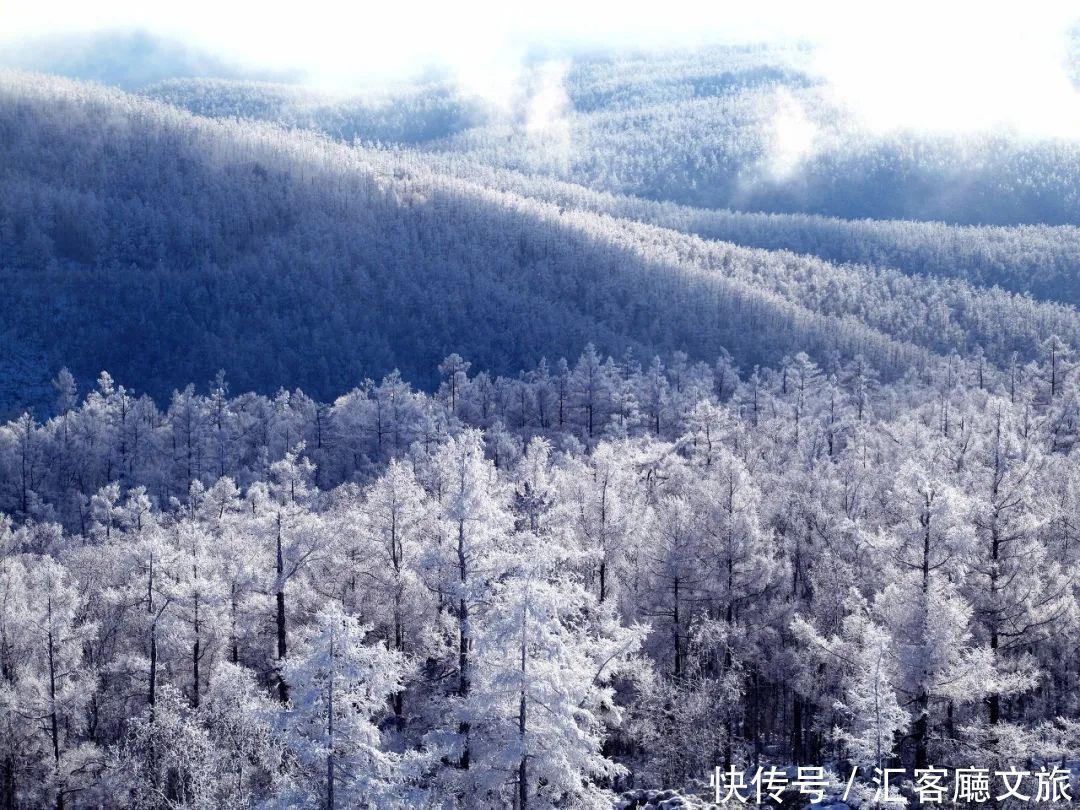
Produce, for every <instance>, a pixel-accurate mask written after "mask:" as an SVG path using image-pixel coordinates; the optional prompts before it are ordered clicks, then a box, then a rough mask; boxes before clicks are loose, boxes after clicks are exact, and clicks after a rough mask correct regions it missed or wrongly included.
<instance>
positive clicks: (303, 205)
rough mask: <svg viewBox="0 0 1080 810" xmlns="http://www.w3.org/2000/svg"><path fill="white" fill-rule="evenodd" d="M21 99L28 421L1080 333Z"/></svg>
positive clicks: (440, 187) (957, 298)
mask: <svg viewBox="0 0 1080 810" xmlns="http://www.w3.org/2000/svg"><path fill="white" fill-rule="evenodd" d="M2 89H3V93H4V104H3V107H2V109H0V117H2V122H0V125H2V127H3V132H4V135H5V137H4V139H3V140H2V142H0V143H2V146H0V148H2V149H3V152H4V158H5V159H4V162H3V167H4V168H3V175H2V177H3V179H2V182H3V186H4V190H5V193H4V195H3V197H2V198H0V226H2V227H0V243H2V247H3V255H4V262H5V267H6V272H5V276H4V278H5V281H6V282H7V283H6V289H5V294H6V295H7V298H8V300H9V302H10V303H11V315H10V317H9V318H8V319H7V320H6V322H5V324H4V342H5V344H6V345H7V346H8V347H9V350H8V353H7V354H8V357H9V358H10V359H9V361H8V367H9V368H10V369H11V371H10V374H9V375H8V381H7V384H8V387H9V390H11V391H13V392H16V396H15V398H14V399H13V400H12V399H9V400H8V401H7V403H6V406H7V407H9V408H10V407H12V406H13V405H16V404H17V403H18V402H19V401H22V402H24V403H26V404H30V405H35V406H37V407H44V403H43V396H44V394H45V393H46V392H47V387H46V386H45V383H46V380H47V379H48V377H47V375H44V374H43V372H44V371H45V370H47V369H49V368H50V367H51V368H56V367H59V366H60V365H65V364H66V365H68V366H69V367H71V368H72V369H73V370H74V371H75V372H76V373H77V374H78V375H79V376H80V377H82V378H87V377H90V376H93V375H94V374H96V373H97V371H98V370H100V369H101V368H103V367H107V368H110V369H112V370H113V373H114V374H115V375H116V376H117V379H119V380H121V381H125V382H126V383H127V384H128V385H130V386H131V387H133V388H137V389H140V390H145V391H148V392H150V393H151V394H152V395H154V396H156V397H157V398H158V399H159V401H160V400H161V399H162V398H163V397H166V396H167V395H168V393H169V392H170V391H171V390H172V389H173V388H175V387H180V386H182V385H184V384H186V382H187V381H188V380H209V379H210V378H211V377H212V376H213V375H214V374H215V373H216V371H217V370H218V369H225V370H226V371H227V372H228V374H229V375H230V378H231V379H233V380H234V382H235V384H236V385H237V386H238V387H240V388H242V389H244V390H248V389H253V390H257V391H263V392H271V391H273V390H275V389H276V388H277V387H279V386H281V385H286V386H295V385H300V386H302V387H305V388H306V389H307V390H310V391H311V392H312V393H313V394H315V395H317V396H320V397H329V396H331V395H332V394H333V393H334V392H336V391H339V390H343V389H345V388H346V387H348V386H349V385H351V384H354V383H355V382H356V380H358V379H361V378H363V377H364V376H375V377H379V376H381V375H383V374H386V373H388V372H390V371H391V370H393V369H395V368H396V369H398V370H400V371H401V373H402V374H403V375H404V376H405V378H406V379H410V380H415V381H416V382H417V383H419V384H422V385H426V384H429V383H430V382H431V380H432V377H431V372H430V369H431V368H433V367H434V364H436V363H437V362H438V360H439V358H440V357H442V356H444V355H445V353H446V352H447V351H454V350H457V351H461V352H464V353H467V354H468V355H469V356H471V357H475V358H476V362H478V363H479V364H482V365H483V366H484V367H486V368H490V369H492V370H493V371H496V372H508V371H511V370H513V369H515V368H519V367H521V366H523V365H530V364H532V363H535V362H536V361H537V360H539V359H540V357H541V356H545V355H550V356H558V355H564V354H566V355H572V354H574V353H575V352H578V351H580V350H581V348H582V347H583V346H584V345H585V344H586V343H587V342H590V341H592V342H595V343H596V344H597V345H598V346H599V347H600V348H601V349H602V350H603V351H608V352H611V353H612V354H614V355H616V356H619V355H621V354H622V352H623V351H624V350H625V349H627V348H634V349H637V350H639V353H640V354H642V355H648V354H649V353H651V352H655V351H671V350H680V351H685V352H687V353H688V355H689V356H691V357H693V358H695V359H706V360H708V359H710V358H714V357H715V356H716V355H717V353H718V352H719V351H720V350H721V349H724V350H726V351H729V352H730V353H731V354H732V356H733V357H734V358H735V361H736V363H737V364H738V365H739V366H740V367H741V368H743V369H749V368H751V367H752V366H753V365H754V364H776V363H777V362H778V361H779V360H780V359H781V358H782V357H783V356H784V355H785V354H791V353H794V352H796V351H806V352H808V353H809V354H811V355H812V356H814V357H816V358H817V359H818V360H819V361H823V360H824V359H825V358H827V357H828V356H830V355H831V353H838V354H839V355H840V356H843V357H848V358H850V357H853V356H854V355H856V354H860V353H861V354H863V355H864V356H866V357H867V358H868V359H870V360H871V362H873V363H875V365H877V366H878V367H879V368H880V369H881V371H882V373H883V374H884V375H885V376H886V377H892V376H896V375H897V374H900V373H903V372H904V371H906V370H907V369H909V368H911V367H912V366H914V367H921V366H923V365H924V364H925V363H926V362H927V361H928V359H929V358H930V357H931V356H932V355H933V354H935V353H936V354H948V353H949V352H950V351H953V350H960V351H973V350H975V349H976V348H980V349H981V350H983V351H984V352H986V353H987V354H989V355H990V356H992V357H993V359H995V360H997V361H999V362H1002V363H1004V362H1009V361H1010V358H1011V356H1012V354H1013V353H1016V354H1017V357H1018V359H1019V361H1021V362H1023V361H1027V360H1030V359H1033V358H1035V357H1036V356H1037V355H1038V353H1039V351H1040V347H1041V346H1042V344H1043V343H1044V342H1045V341H1046V340H1047V339H1048V338H1050V337H1051V336H1052V335H1057V336H1058V337H1060V338H1062V339H1065V340H1072V339H1073V338H1074V337H1075V336H1076V335H1077V334H1078V322H1077V319H1076V315H1075V313H1074V312H1073V311H1072V310H1068V309H1064V308H1061V307H1058V306H1053V305H1050V304H1035V303H1033V302H1031V301H1029V300H1025V299H1022V298H1017V297H1015V296H1010V295H1005V294H1002V293H1001V292H999V291H981V290H978V289H975V288H972V287H970V286H968V285H965V284H963V283H961V282H957V281H951V282H948V283H944V282H943V283H930V282H919V283H914V282H910V281H909V280H908V279H907V278H905V277H904V276H903V275H901V274H899V273H897V272H895V271H888V270H884V271H879V270H874V269H870V268H857V267H847V266H843V265H833V264H828V263H825V262H821V261H816V260H807V259H804V258H800V257H798V256H796V255H793V254H785V253H769V252H765V251H753V250H745V249H738V248H733V247H730V246H726V245H724V244H722V243H711V242H703V241H701V240H700V239H696V238H691V237H689V236H686V235H684V234H681V233H679V232H676V231H672V230H669V229H665V228H660V227H656V226H651V225H646V224H643V223H639V222H637V221H634V220H628V219H625V218H624V217H622V216H614V217H612V216H610V215H608V214H605V213H596V212H594V211H593V210H591V209H589V208H588V207H581V208H577V209H575V210H567V209H566V208H564V207H563V206H561V205H558V204H557V203H556V202H549V201H547V200H544V199H534V198H533V197H531V196H525V195H523V194H521V193H518V192H516V191H515V190H513V189H512V188H506V189H503V188H499V187H498V186H495V187H492V186H489V185H485V184H483V183H477V182H472V181H470V180H466V179H463V178H461V177H459V176H454V175H453V174H448V173H441V172H438V171H436V170H434V169H432V168H429V167H428V166H426V165H425V162H424V161H423V160H422V159H421V158H419V157H413V156H411V155H410V154H409V153H403V154H401V155H398V154H397V153H394V152H386V151H365V150H363V149H355V148H351V147H346V146H342V145H337V144H334V143H332V142H329V141H327V140H325V139H322V138H320V137H319V136H317V135H312V134H309V133H299V132H296V131H294V130H289V131H286V130H283V129H279V128H277V127H274V126H270V125H260V124H254V123H251V122H239V121H228V122H226V121H217V122H214V121H209V120H207V119H204V118H198V117H193V116H190V115H187V114H185V113H181V112H178V111H176V110H175V109H174V108H171V107H167V106H164V105H161V104H155V103H150V102H146V101H143V100H140V99H138V98H136V97H133V96H128V95H124V94H121V93H117V92H114V91H106V90H102V89H97V88H93V87H90V86H86V85H78V84H71V83H67V82H62V81H58V80H49V79H41V78H34V77H29V76H26V75H20V74H7V76H6V78H5V81H4V84H3V88H2ZM57 139H59V143H62V144H63V146H62V147H60V146H59V145H58V141H57ZM27 280H32V283H25V282H27ZM525 302H528V304H527V305H526V304H525ZM299 336H302V337H299ZM298 337H299V339H298ZM131 346H140V347H143V350H142V351H138V352H132V351H131V350H130V347H131ZM34 390H36V391H38V392H39V394H38V397H37V401H35V400H33V399H27V398H26V397H25V395H24V396H23V397H22V398H21V400H20V398H19V397H18V392H26V391H34Z"/></svg>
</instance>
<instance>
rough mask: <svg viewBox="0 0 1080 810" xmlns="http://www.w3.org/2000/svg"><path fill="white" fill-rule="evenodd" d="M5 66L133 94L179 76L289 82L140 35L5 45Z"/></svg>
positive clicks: (109, 33)
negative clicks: (87, 82) (135, 91)
mask: <svg viewBox="0 0 1080 810" xmlns="http://www.w3.org/2000/svg"><path fill="white" fill-rule="evenodd" d="M0 67H4V68H13V69H18V70H31V71H38V72H41V73H54V74H56V75H59V76H67V77H69V78H74V79H83V80H86V81H93V82H98V83H100V84H107V85H114V86H116V87H121V88H124V89H127V90H134V89H137V88H140V87H145V86H147V85H149V84H152V83H154V82H160V81H163V80H165V79H174V78H178V77H185V78H195V77H210V76H213V77H217V78H220V79H237V80H239V79H245V80H247V81H254V80H261V81H279V82H280V81H286V80H287V79H290V78H295V77H293V76H290V74H288V73H286V72H283V71H270V70H254V69H251V68H248V67H244V66H241V65H238V64H235V63H233V62H231V61H229V60H228V59H224V58H222V57H220V56H218V55H217V54H214V53H211V52H209V51H205V50H202V49H200V48H197V47H195V46H192V45H190V44H188V43H185V42H181V41H179V40H174V39H169V38H167V37H162V36H159V35H157V34H151V33H149V32H147V31H140V30H104V31H94V32H89V33H70V34H52V35H43V36H38V37H32V38H29V39H22V40H19V41H17V42H13V43H0Z"/></svg>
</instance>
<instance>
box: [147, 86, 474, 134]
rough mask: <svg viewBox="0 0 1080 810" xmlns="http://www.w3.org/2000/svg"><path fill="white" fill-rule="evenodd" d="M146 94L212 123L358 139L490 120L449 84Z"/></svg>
mask: <svg viewBox="0 0 1080 810" xmlns="http://www.w3.org/2000/svg"><path fill="white" fill-rule="evenodd" d="M143 95H145V96H147V97H148V98H152V99H155V100H157V101H164V102H166V103H167V104H172V105H173V106H176V107H180V108H182V109H186V110H188V111H189V112H193V113H195V114H196V115H204V116H209V117H212V118H250V119H254V120H259V121H269V122H272V123H276V124H281V125H282V126H285V127H289V128H297V129H307V130H313V131H316V132H324V133H326V134H327V135H329V136H331V137H333V138H335V139H337V140H340V141H343V142H345V143H352V141H354V140H361V141H369V142H370V141H380V142H383V143H400V144H418V143H423V142H425V141H430V140H434V139H437V138H446V137H448V136H450V135H453V134H455V133H457V132H460V131H462V130H464V129H467V128H469V127H472V126H476V125H478V124H480V123H482V122H483V120H484V117H485V114H486V109H485V105H484V103H483V101H482V100H481V99H479V98H476V97H469V96H465V95H462V94H461V93H459V92H457V90H456V89H455V87H454V86H453V85H452V84H451V83H449V82H446V81H432V82H425V83H419V84H415V85H413V84H407V85H400V86H394V87H390V88H387V89H384V90H381V91H379V92H375V91H370V92H367V93H363V94H356V95H330V94H326V93H320V92H318V91H315V90H312V89H310V88H304V87H300V86H297V85H289V84H271V83H260V82H246V81H231V80H223V79H173V80H169V81H164V82H160V83H157V84H154V85H152V86H150V87H148V88H146V89H145V90H144V91H143Z"/></svg>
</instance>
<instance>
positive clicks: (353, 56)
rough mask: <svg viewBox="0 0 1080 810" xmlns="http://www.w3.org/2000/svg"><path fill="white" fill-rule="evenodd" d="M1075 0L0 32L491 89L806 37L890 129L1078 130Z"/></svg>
mask: <svg viewBox="0 0 1080 810" xmlns="http://www.w3.org/2000/svg"><path fill="white" fill-rule="evenodd" d="M1078 16H1080V3H1077V2H1076V0H1025V1H1024V2H1019V1H1018V0H1017V1H1015V2H1014V1H1013V0H981V1H980V2H975V1H974V0H909V1H907V2H898V1H897V0H894V2H890V3H885V2H879V1H878V0H820V1H819V2H814V0H738V2H734V1H733V0H712V1H711V2H698V1H696V0H654V2H651V3H649V4H636V3H634V2H633V0H541V2H539V3H536V4H530V5H527V6H521V7H515V6H514V5H513V4H512V0H453V1H452V2H451V0H443V2H430V1H428V0H402V1H401V2H395V0H378V2H361V1H359V0H352V2H332V1H331V0H304V2H296V3H292V2H290V3H275V2H273V0H261V2H255V1H254V0H185V1H184V2H182V3H166V2H160V0H96V2H86V0H81V1H75V2H72V1H71V0H0V32H2V33H0V37H3V36H4V35H5V34H6V37H7V38H9V39H15V40H21V39H26V38H28V37H31V36H33V35H35V34H59V33H74V32H79V31H88V30H98V29H106V28H117V27H122V28H138V29H145V30H148V31H150V32H153V33H159V34H164V35H168V36H172V37H176V38H178V39H181V40H184V41H187V42H191V43H193V44H196V45H199V46H202V47H204V48H207V49H209V50H211V51H213V52H216V53H218V54H220V55H222V56H225V57H228V58H231V59H233V60H236V61H239V62H243V63H249V64H252V65H256V66H260V67H269V68H281V69H289V68H299V69H301V70H303V71H305V72H306V73H307V74H308V75H309V76H311V77H312V79H313V80H314V81H316V82H318V83H322V84H326V85H331V86H334V85H336V86H343V85H346V84H347V83H350V82H352V81H354V80H355V79H357V78H360V77H363V78H367V79H370V78H373V77H388V78H397V77H402V76H406V75H408V74H409V73H411V72H414V71H417V70H419V69H421V68H423V67H425V66H429V65H432V64H436V65H443V66H446V67H449V68H451V69H452V70H455V71H456V72H457V74H458V75H459V77H461V79H462V80H463V82H465V83H466V84H468V85H469V86H470V87H472V88H473V89H475V90H479V91H480V92H484V91H485V90H490V91H491V92H492V93H493V94H494V93H499V92H501V91H502V90H504V89H505V85H506V83H507V82H509V81H511V80H512V78H513V76H512V74H513V72H514V70H515V69H516V66H517V65H519V64H520V60H521V56H522V54H523V53H524V51H525V50H526V49H527V48H528V47H529V46H532V45H566V44H580V45H593V46H595V45H630V46H638V47H665V46H694V45H700V44H705V43H709V42H717V41H760V40H766V39H803V40H807V41H811V42H815V43H818V44H819V45H821V49H820V52H819V53H820V58H819V63H818V64H819V67H820V68H821V70H822V71H823V72H824V73H825V74H826V76H828V77H829V78H830V79H831V80H832V82H833V83H834V84H835V86H836V87H837V90H838V92H839V93H840V94H841V96H842V97H843V98H844V99H846V100H847V101H848V102H850V103H851V104H852V105H853V107H854V108H855V109H857V110H859V111H860V112H861V113H862V114H863V116H864V118H865V120H866V122H867V124H868V125H870V126H871V127H873V128H877V129H890V128H895V127H902V126H913V127H919V128H931V129H944V130H954V129H973V128H984V127H989V126H995V125H1005V126H1009V127H1011V128H1013V129H1014V130H1016V131H1018V132H1020V133H1030V134H1036V135H1045V134H1050V135H1080V96H1078V94H1077V93H1076V91H1075V89H1074V88H1073V87H1072V86H1071V85H1070V84H1069V82H1068V80H1067V78H1066V75H1065V72H1064V70H1063V69H1062V60H1063V56H1064V43H1065V37H1064V31H1065V29H1066V27H1067V25H1068V24H1069V23H1070V22H1072V20H1073V19H1075V18H1076V17H1078Z"/></svg>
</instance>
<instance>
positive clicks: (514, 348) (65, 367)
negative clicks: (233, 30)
mask: <svg viewBox="0 0 1080 810" xmlns="http://www.w3.org/2000/svg"><path fill="white" fill-rule="evenodd" d="M102 41H103V42H109V43H113V42H114V40H112V39H108V38H106V39H104V40H102ZM1078 41H1080V36H1078ZM116 42H121V43H124V47H125V48H128V49H130V53H129V51H128V50H122V51H120V52H119V55H117V54H114V58H113V61H109V62H101V61H100V60H98V61H95V62H94V64H95V65H96V68H95V71H93V72H90V75H91V78H95V79H98V80H100V81H101V82H103V83H100V84H99V83H92V82H87V81H82V80H80V79H78V78H64V77H61V76H58V75H51V74H48V75H47V74H46V73H37V72H28V71H27V70H23V69H20V68H21V67H23V68H24V67H27V66H29V67H31V68H35V69H39V70H50V71H53V72H55V73H65V72H67V73H73V74H79V75H82V74H86V73H87V72H88V69H86V68H84V66H83V62H82V61H81V60H82V59H83V56H84V55H79V58H76V54H74V53H73V54H72V55H71V57H70V58H69V59H66V60H61V61H60V62H56V63H54V62H51V61H50V60H49V59H45V58H44V57H40V55H38V57H36V59H37V61H35V62H34V63H33V64H29V63H28V62H27V58H26V57H22V58H21V61H20V59H14V58H13V59H12V60H10V61H12V62H13V63H14V64H15V66H14V67H12V68H2V69H0V285H2V289H0V300H2V301H3V306H2V312H0V315H2V317H0V417H2V419H3V420H4V422H3V423H2V424H0V732H2V733H0V810H9V809H10V810H14V809H15V808H37V807H49V808H55V809H56V810H63V809H64V808H68V810H70V808H97V807H123V808H140V809H141V810H142V809H145V810H150V809H151V808H153V809H154V810H158V809H159V808H160V809H161V810H165V808H168V809H169V810H173V809H179V808H199V809H200V810H202V809H204V808H205V810H210V809H211V808H226V807H228V808H335V807H336V808H352V807H359V808H384V807H385V808H432V809H433V810H434V808H445V809H446V810H453V809H454V808H502V807H513V808H516V809H517V810H526V808H595V809H596V810H599V809H600V808H604V809H605V810H607V808H616V807H619V808H630V807H653V808H656V807H666V808H674V807H697V806H705V805H706V804H707V803H708V802H711V801H713V799H714V788H713V787H710V778H711V777H713V776H714V769H716V768H720V769H721V771H723V772H725V773H734V772H741V773H745V774H747V779H749V778H750V777H751V776H752V775H754V774H755V773H757V772H758V769H769V768H776V769H778V770H779V771H782V772H783V773H784V774H791V773H796V772H797V769H798V768H800V767H801V768H804V769H806V768H820V769H821V779H822V781H823V787H822V796H821V797H820V798H821V799H822V802H829V801H832V800H834V799H835V800H836V801H839V797H840V796H841V795H842V794H846V795H845V800H846V801H845V804H844V805H835V806H838V807H842V806H846V807H850V808H870V807H878V806H892V807H897V806H900V805H898V804H895V803H893V804H888V803H885V802H884V801H883V800H882V799H881V797H880V796H878V797H876V798H875V795H874V784H873V782H872V781H871V779H872V776H873V771H874V769H875V768H878V769H886V768H891V769H896V770H895V772H896V773H900V774H902V776H901V777H899V778H897V779H896V780H894V781H896V792H897V794H898V795H902V796H903V801H904V802H905V803H907V804H908V806H915V807H918V806H928V805H927V804H926V803H923V804H922V805H920V804H919V801H918V797H917V796H916V795H915V793H914V792H913V782H912V780H913V778H914V776H915V773H916V769H926V768H928V767H930V766H934V767H939V768H945V769H950V770H954V769H960V768H986V769H989V771H991V772H994V771H1004V770H1008V769H1017V770H1020V771H1024V772H1027V774H1028V777H1029V783H1030V784H1029V785H1028V787H1030V790H1028V791H1027V792H1029V793H1031V794H1032V795H1031V796H1030V797H1029V800H1025V801H1022V802H1021V801H1018V800H1016V799H1015V798H1013V799H1007V800H1003V801H999V802H997V804H996V806H998V807H1012V806H1017V807H1019V806H1032V807H1040V806H1041V807H1051V806H1063V805H1062V804H1061V801H1060V799H1061V797H1060V796H1058V797H1057V798H1058V799H1059V801H1057V803H1055V801H1054V800H1053V799H1052V797H1046V796H1041V795H1036V788H1035V780H1036V778H1037V777H1036V774H1038V773H1039V772H1040V770H1042V771H1052V770H1054V769H1059V771H1058V772H1060V773H1062V774H1064V777H1063V779H1064V784H1065V787H1066V789H1069V788H1070V781H1069V780H1070V779H1071V790H1072V795H1073V796H1077V797H1080V646H1078V644H1080V642H1078V638H1080V313H1078V310H1077V306H1078V305H1080V196H1078V195H1080V191H1078V189H1080V139H1077V138H1068V137H1058V136H1055V137H1049V136H1048V137H1040V138H1033V137H1028V136H1021V135H1019V134H1017V133H1015V132H1010V131H1008V130H988V131H984V132H978V133H962V134H960V133H942V132H921V131H915V130H893V131H888V132H882V131H876V130H873V129H870V128H867V127H863V126H862V125H861V124H860V123H859V119H858V116H857V113H856V112H855V111H854V110H852V109H849V108H846V107H845V106H844V105H843V104H842V103H841V102H840V101H839V100H838V99H837V98H836V96H835V95H833V94H831V93H830V91H829V87H828V85H827V84H826V83H825V81H824V80H823V79H822V78H821V77H820V76H819V75H818V74H816V73H815V71H814V68H813V65H814V61H813V58H812V57H813V54H812V50H811V49H810V47H809V46H805V47H804V46H800V45H791V46H784V47H780V46H776V47H773V46H766V45H754V46H731V47H708V48H700V49H697V50H693V51H682V50H679V51H676V50H671V51H643V52H636V51H635V52H620V53H607V52H602V53H601V52H597V53H592V52H588V53H575V54H573V55H572V56H567V57H561V56H560V57H559V58H557V59H555V58H551V59H541V58H536V59H534V60H532V61H529V62H528V63H527V64H526V65H525V66H523V68H522V71H521V75H520V76H519V77H518V80H517V84H516V85H515V90H514V94H513V95H512V97H511V98H510V99H509V101H505V103H501V104H500V103H496V102H495V101H493V100H492V99H491V98H487V97H484V96H483V95H480V94H477V93H475V92H472V91H470V90H469V88H467V87H464V86H462V85H460V84H458V83H456V82H455V81H454V80H453V77H452V76H444V75H441V74H430V75H426V76H424V77H423V78H422V79H420V80H416V81H409V82H406V81H402V82H394V83H386V84H385V85H384V86H380V87H378V88H375V89H363V90H357V91H355V92H351V91H350V92H343V91H341V90H328V89H313V88H311V87H307V86H305V85H303V84H301V83H276V82H275V81H268V80H266V79H281V80H282V82H286V81H291V77H290V76H288V75H285V74H282V75H270V76H267V75H253V74H251V73H250V72H249V71H244V70H241V69H239V68H237V67H235V66H232V65H229V64H227V63H224V62H218V61H215V60H213V59H210V58H209V57H203V56H198V55H197V54H195V53H194V52H190V51H187V50H182V49H179V48H178V46H176V47H174V46H168V47H166V46H164V45H161V44H160V43H155V42H153V41H144V40H143V39H141V38H139V37H127V38H121V39H120V40H116ZM108 47H110V48H115V47H116V46H115V45H109V46H108ZM1078 52H1080V51H1078ZM131 53H133V54H135V55H130V54H131ZM143 53H154V54H157V56H155V60H156V61H154V62H153V64H151V63H150V60H149V59H147V60H146V62H147V64H146V65H142V66H139V67H138V69H135V68H132V69H131V70H127V69H126V68H125V69H123V70H121V68H124V65H126V63H127V62H138V60H139V58H140V57H139V56H138V54H143ZM163 53H164V54H166V55H168V57H169V59H171V60H173V61H171V62H168V64H167V65H166V64H165V61H166V60H165V57H164V56H161V54H163ZM87 58H88V57H87ZM0 64H6V62H4V60H0ZM65 65H67V66H69V67H68V68H65ZM71 65H74V66H75V67H70V66H71ZM170 65H171V67H169V66H170ZM177 65H179V66H180V67H177ZM253 79H258V81H255V80H253ZM109 85H114V86H109ZM852 769H858V772H859V773H860V774H861V777H860V778H859V779H857V780H856V782H855V783H854V784H853V785H848V784H846V783H847V781H848V777H849V775H850V774H851V772H852ZM845 787H847V790H846V791H845ZM950 788H951V783H950ZM993 788H994V790H995V791H996V793H1000V788H1001V785H1000V784H999V783H996V782H995V784H994V785H993ZM996 793H995V795H996ZM991 798H993V797H991ZM1065 798H1066V800H1067V798H1068V794H1066V797H1065ZM781 800H782V802H783V803H784V806H787V807H799V808H801V807H804V806H807V805H809V804H810V799H808V798H807V797H806V796H802V795H796V793H795V791H794V790H792V789H791V788H790V786H789V789H788V790H786V791H785V792H784V793H783V795H782V796H780V797H779V800H778V801H774V802H772V803H770V802H768V801H765V802H763V804H762V806H779V805H780V801H781ZM729 804H730V806H741V803H739V802H735V801H733V802H731V803H729ZM813 806H815V807H817V806H825V805H824V804H822V803H818V804H815V805H813ZM954 806H968V805H967V804H965V803H964V802H963V801H962V800H961V801H960V802H959V803H958V804H955V805H954ZM986 806H990V801H988V802H987V803H986Z"/></svg>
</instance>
